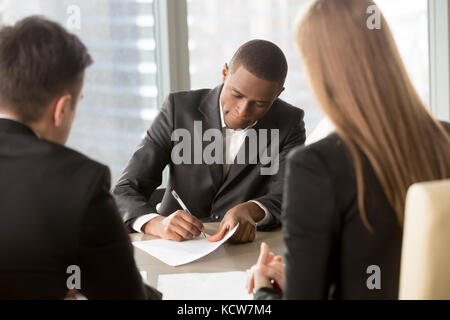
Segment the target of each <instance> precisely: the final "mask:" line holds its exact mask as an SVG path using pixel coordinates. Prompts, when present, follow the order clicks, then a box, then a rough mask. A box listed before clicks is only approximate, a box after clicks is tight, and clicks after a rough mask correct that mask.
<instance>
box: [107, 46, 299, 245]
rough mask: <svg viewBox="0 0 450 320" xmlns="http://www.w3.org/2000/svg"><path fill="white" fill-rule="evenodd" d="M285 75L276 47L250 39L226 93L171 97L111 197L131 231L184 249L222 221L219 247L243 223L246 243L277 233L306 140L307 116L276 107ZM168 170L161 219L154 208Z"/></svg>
mask: <svg viewBox="0 0 450 320" xmlns="http://www.w3.org/2000/svg"><path fill="white" fill-rule="evenodd" d="M287 69H288V66H287V61H286V58H285V56H284V54H283V52H282V51H281V50H280V49H279V48H278V47H277V46H276V45H274V44H273V43H271V42H268V41H263V40H253V41H250V42H248V43H246V44H244V45H243V46H241V47H240V48H239V50H238V51H237V52H236V54H235V55H234V57H233V59H232V60H231V63H230V66H229V67H228V65H225V66H224V68H223V84H222V85H220V86H218V87H217V88H215V89H212V90H209V89H205V90H198V91H187V92H177V93H173V94H170V95H169V97H168V98H167V99H166V101H165V103H164V105H163V107H162V110H161V112H160V114H159V115H158V117H157V118H156V119H155V120H154V121H153V123H152V125H151V127H150V129H149V130H148V132H147V135H146V137H145V138H144V140H143V141H142V143H141V144H140V145H139V146H138V148H137V151H136V152H135V153H134V155H133V156H132V158H131V160H130V162H129V164H128V166H127V167H126V169H125V170H124V173H123V175H122V177H121V179H120V180H119V182H118V184H117V186H116V187H115V189H114V192H113V193H114V195H115V196H116V199H117V202H118V205H119V209H120V211H121V212H122V215H123V220H124V222H125V223H126V224H127V225H128V226H129V227H130V229H131V230H134V231H137V232H145V233H147V234H152V235H156V236H159V237H161V238H165V239H171V240H176V241H183V240H186V239H191V238H192V237H194V236H198V235H199V234H200V232H201V231H203V224H202V222H212V221H221V224H220V228H219V230H218V232H217V234H216V235H214V236H212V237H211V238H210V241H218V240H220V239H222V238H223V236H224V235H225V233H226V232H228V231H229V230H231V229H233V228H234V227H235V226H236V225H237V224H238V223H239V228H238V230H237V231H236V233H235V234H234V236H233V237H232V238H231V240H232V242H237V243H239V242H250V241H253V240H254V238H255V231H256V227H259V229H266V230H269V229H271V228H274V227H276V226H278V225H279V221H280V218H279V217H280V209H281V198H282V186H283V175H284V162H285V158H286V155H287V153H288V152H289V151H290V150H291V149H293V148H294V147H296V146H299V145H301V144H303V143H304V141H305V127H304V122H303V116H304V112H303V111H302V110H301V109H298V108H296V107H293V106H291V105H289V104H288V103H286V102H284V101H282V100H281V99H278V97H279V95H280V94H281V92H282V91H283V90H284V87H283V86H284V82H285V79H286V75H287ZM265 134H266V135H265ZM176 142H178V143H176ZM211 145H213V146H211ZM217 146H221V147H217ZM222 148H223V149H222ZM211 149H214V150H215V151H214V152H211V154H209V152H210V151H211ZM265 152H266V153H265ZM269 154H270V161H264V160H267V156H268V155H269ZM208 155H210V156H209V157H208ZM240 160H241V161H240ZM166 165H169V167H170V179H169V185H168V188H167V189H166V192H165V195H164V197H163V200H162V203H161V207H160V208H159V211H157V210H156V208H155V207H154V206H153V205H152V203H151V201H149V199H150V198H151V196H152V194H153V192H154V191H155V189H156V188H157V187H158V186H159V185H160V184H161V180H162V179H161V177H162V172H163V169H164V168H165V167H166ZM172 190H176V192H177V193H178V195H179V196H180V198H181V199H182V200H183V202H184V203H185V205H186V207H187V208H188V209H189V211H191V213H192V215H190V214H189V213H187V212H185V211H183V210H181V209H182V207H180V205H179V204H178V202H177V201H176V199H174V197H173V196H172V194H171V191H172Z"/></svg>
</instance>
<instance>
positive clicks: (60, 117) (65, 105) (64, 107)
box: [53, 94, 72, 127]
mask: <svg viewBox="0 0 450 320" xmlns="http://www.w3.org/2000/svg"><path fill="white" fill-rule="evenodd" d="M71 102H72V95H70V94H64V95H62V96H59V97H58V98H56V99H55V101H54V111H53V123H54V125H55V127H60V126H61V125H63V124H64V122H65V121H67V117H69V114H70V113H69V111H70V110H69V108H72V103H71Z"/></svg>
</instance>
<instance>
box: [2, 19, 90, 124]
mask: <svg viewBox="0 0 450 320" xmlns="http://www.w3.org/2000/svg"><path fill="white" fill-rule="evenodd" d="M92 63H93V61H92V58H91V56H90V55H89V53H88V51H87V49H86V47H85V45H84V44H83V43H82V42H81V41H80V39H78V37H77V36H75V35H73V34H71V33H69V32H67V31H66V30H65V29H64V28H63V27H62V26H61V25H59V24H57V23H55V22H52V21H49V20H47V19H45V18H43V17H40V16H31V17H28V18H25V19H23V20H20V21H18V22H17V23H16V24H15V25H14V26H9V27H4V28H3V29H2V30H1V31H0V104H1V105H2V106H4V107H8V108H12V109H13V110H11V111H13V112H14V113H16V114H17V115H18V116H19V117H20V118H21V120H22V121H24V122H28V121H36V120H39V119H40V117H41V116H42V114H43V113H44V111H45V108H46V107H47V106H48V104H49V103H50V102H51V100H52V99H54V98H55V97H56V96H57V95H58V94H62V93H64V92H68V93H70V94H72V96H75V95H77V94H78V93H79V90H80V88H79V87H80V80H81V79H80V78H81V76H82V74H83V72H84V70H85V69H86V68H87V67H88V66H89V65H91V64H92ZM74 98H75V97H74ZM74 100H75V99H74Z"/></svg>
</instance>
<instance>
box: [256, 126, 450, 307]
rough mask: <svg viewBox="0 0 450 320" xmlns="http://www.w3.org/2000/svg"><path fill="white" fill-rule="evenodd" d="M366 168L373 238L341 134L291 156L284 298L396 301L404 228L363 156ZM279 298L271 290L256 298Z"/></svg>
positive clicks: (285, 206) (285, 208)
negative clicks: (366, 225) (362, 218)
mask: <svg viewBox="0 0 450 320" xmlns="http://www.w3.org/2000/svg"><path fill="white" fill-rule="evenodd" d="M444 125H445V126H446V128H447V129H449V130H448V131H449V132H450V126H448V124H444ZM363 168H364V172H365V185H366V188H367V193H366V194H368V195H367V196H366V211H367V217H368V220H369V223H370V224H371V225H372V227H373V229H374V232H373V233H371V232H370V231H369V230H368V229H367V228H366V227H365V226H364V224H363V222H362V220H361V218H360V213H359V210H358V205H357V192H356V179H355V172H354V167H353V161H352V160H351V156H350V153H349V151H348V149H347V147H346V146H345V145H344V143H343V141H342V139H341V138H340V137H339V136H338V135H337V134H332V135H330V136H328V137H327V138H325V139H323V140H321V141H319V142H317V143H315V144H312V145H310V146H307V147H299V148H297V149H295V150H293V151H292V152H291V153H290V155H289V159H288V165H287V171H286V181H285V189H284V198H283V212H282V225H283V238H284V242H285V245H286V251H285V256H284V262H285V264H286V279H287V280H286V281H285V286H284V294H283V298H285V299H329V298H330V299H397V298H398V288H399V273H400V256H401V245H402V228H401V227H400V226H399V223H398V222H397V219H396V215H395V212H394V210H393V209H392V208H391V206H390V205H389V203H388V200H387V198H386V196H385V194H384V192H383V189H382V187H381V185H380V183H379V181H378V179H377V178H376V176H375V173H374V171H373V169H372V167H371V165H370V163H369V162H368V160H367V158H365V157H364V156H363ZM377 275H379V277H378V276H377ZM377 277H378V278H377ZM377 280H379V285H378V283H377ZM277 298H281V297H280V296H278V295H276V294H275V292H274V291H272V290H269V289H262V290H259V291H258V292H257V293H256V294H255V299H277Z"/></svg>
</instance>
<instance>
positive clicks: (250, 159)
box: [216, 111, 275, 197]
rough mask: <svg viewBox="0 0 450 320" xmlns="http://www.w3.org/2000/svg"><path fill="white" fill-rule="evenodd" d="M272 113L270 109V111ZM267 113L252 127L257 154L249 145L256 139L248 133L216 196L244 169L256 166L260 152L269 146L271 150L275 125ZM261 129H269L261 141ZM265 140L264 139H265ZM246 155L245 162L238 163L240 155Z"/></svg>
mask: <svg viewBox="0 0 450 320" xmlns="http://www.w3.org/2000/svg"><path fill="white" fill-rule="evenodd" d="M269 113H270V111H269ZM269 113H268V114H266V116H265V117H264V118H263V119H261V120H260V121H258V123H257V124H256V125H255V126H254V127H253V128H251V129H253V130H254V131H255V133H256V141H257V143H256V149H255V150H256V154H255V153H254V152H250V150H251V148H250V146H249V144H250V143H254V142H253V141H254V139H249V138H248V135H247V137H246V138H245V141H244V143H243V144H242V146H241V148H240V149H239V152H238V155H237V156H236V159H235V161H234V164H232V165H231V166H230V170H229V172H228V175H227V176H226V178H225V180H224V182H223V184H222V185H221V187H220V189H219V191H218V192H217V194H216V197H217V196H218V195H219V194H220V193H221V192H222V191H223V190H224V189H225V188H226V187H227V186H229V185H230V184H231V183H232V182H233V181H234V180H235V179H236V178H238V177H239V175H240V174H241V173H242V172H243V171H244V170H250V169H251V168H253V167H254V166H256V164H257V163H259V162H260V153H261V152H263V151H264V150H265V149H266V148H269V151H270V142H271V134H270V130H271V129H274V128H275V126H274V124H273V122H272V121H270V115H269ZM249 130H250V129H249ZM261 130H267V132H266V133H267V135H266V136H267V139H266V141H267V142H266V141H261V139H260V133H261ZM263 140H264V139H263ZM240 156H241V157H242V156H244V158H245V164H238V163H237V159H239V157H240Z"/></svg>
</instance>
